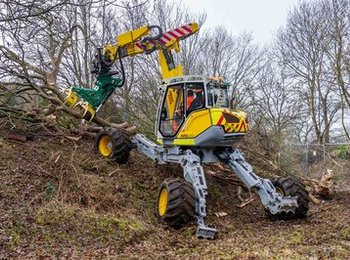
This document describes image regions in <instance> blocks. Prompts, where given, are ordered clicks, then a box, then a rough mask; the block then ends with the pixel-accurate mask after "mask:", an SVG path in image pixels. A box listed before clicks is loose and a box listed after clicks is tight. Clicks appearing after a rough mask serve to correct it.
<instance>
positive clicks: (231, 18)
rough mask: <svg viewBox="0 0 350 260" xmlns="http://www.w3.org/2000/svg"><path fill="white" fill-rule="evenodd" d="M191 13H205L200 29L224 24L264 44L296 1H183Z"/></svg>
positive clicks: (283, 22) (297, 0)
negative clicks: (204, 20)
mask: <svg viewBox="0 0 350 260" xmlns="http://www.w3.org/2000/svg"><path fill="white" fill-rule="evenodd" d="M183 2H184V3H185V4H187V5H188V6H189V7H190V10H192V11H193V12H202V11H205V12H206V13H207V21H206V24H205V25H204V28H213V27H215V26H216V25H224V26H225V27H226V28H228V29H229V31H231V32H232V33H233V34H239V33H241V32H244V31H247V32H252V33H253V37H254V39H255V40H256V41H257V42H258V43H261V44H268V43H269V42H270V41H271V40H272V37H273V34H274V33H276V32H277V30H278V29H279V28H280V27H281V26H283V25H284V24H285V22H286V19H287V13H288V10H290V9H291V8H293V6H295V5H296V4H297V3H298V2H299V0H183Z"/></svg>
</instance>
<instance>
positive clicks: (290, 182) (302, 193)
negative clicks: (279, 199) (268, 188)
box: [269, 177, 310, 220]
mask: <svg viewBox="0 0 350 260" xmlns="http://www.w3.org/2000/svg"><path fill="white" fill-rule="evenodd" d="M272 184H273V185H274V186H275V188H276V190H277V192H279V193H281V195H283V196H293V197H297V201H298V208H296V210H295V212H294V213H285V212H283V213H280V214H276V215H272V214H271V213H269V215H270V216H271V217H273V218H277V219H284V220H287V219H297V218H305V217H306V215H307V212H308V210H309V202H310V199H309V192H308V191H307V190H306V189H305V185H304V184H303V183H301V182H299V181H297V180H294V179H292V178H289V177H279V178H276V179H274V180H273V181H272Z"/></svg>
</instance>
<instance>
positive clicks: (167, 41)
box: [66, 23, 198, 121]
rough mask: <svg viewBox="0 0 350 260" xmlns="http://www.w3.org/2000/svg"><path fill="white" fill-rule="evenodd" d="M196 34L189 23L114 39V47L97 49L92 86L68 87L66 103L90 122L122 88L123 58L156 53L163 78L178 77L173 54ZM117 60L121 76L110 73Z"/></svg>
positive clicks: (179, 70)
mask: <svg viewBox="0 0 350 260" xmlns="http://www.w3.org/2000/svg"><path fill="white" fill-rule="evenodd" d="M154 31H156V32H155V33H154ZM197 31H198V24H196V23H190V24H186V25H183V26H181V27H178V28H175V29H173V30H170V31H167V32H165V33H163V32H162V29H161V28H160V27H159V26H143V27H140V28H138V29H136V30H133V31H128V32H125V33H123V34H121V35H119V36H117V43H116V44H113V45H105V46H104V47H103V48H100V49H98V53H97V56H96V60H95V61H94V62H93V70H92V73H94V74H96V83H95V87H94V88H92V89H88V88H83V87H79V86H73V87H71V88H70V89H68V90H67V91H66V94H67V97H66V104H67V105H68V106H69V107H72V108H77V109H80V110H82V111H83V113H82V118H84V119H86V120H89V121H90V120H92V118H93V117H94V116H95V114H96V112H97V111H98V110H99V108H100V107H101V106H102V105H103V104H104V103H105V102H106V101H107V99H108V98H109V96H110V95H111V94H112V93H113V91H114V90H115V89H116V88H119V87H121V86H123V84H124V82H125V80H124V79H125V75H124V68H123V63H122V59H123V58H125V57H128V56H135V55H138V54H143V53H145V54H150V53H152V52H154V51H156V50H157V51H158V57H159V63H160V67H161V73H162V77H163V79H167V78H170V77H175V76H181V75H182V67H181V65H177V66H176V65H175V63H174V60H173V57H172V51H173V50H174V51H175V52H178V51H179V42H180V41H181V40H183V39H185V38H186V37H188V36H190V35H192V34H194V33H195V32H197ZM116 60H119V61H120V68H121V74H122V75H121V76H117V74H119V72H116V71H111V68H112V66H113V64H114V63H115V61H116Z"/></svg>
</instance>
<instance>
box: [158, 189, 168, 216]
mask: <svg viewBox="0 0 350 260" xmlns="http://www.w3.org/2000/svg"><path fill="white" fill-rule="evenodd" d="M167 206H168V191H167V190H166V189H165V188H164V189H162V191H161V192H160V195H159V200H158V213H159V215H160V216H164V215H165V212H166V208H167Z"/></svg>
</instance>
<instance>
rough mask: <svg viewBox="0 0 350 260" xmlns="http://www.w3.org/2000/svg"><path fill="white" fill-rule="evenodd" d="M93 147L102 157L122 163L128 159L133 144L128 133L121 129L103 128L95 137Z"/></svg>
mask: <svg viewBox="0 0 350 260" xmlns="http://www.w3.org/2000/svg"><path fill="white" fill-rule="evenodd" d="M95 148H96V150H97V151H98V153H99V154H100V155H102V156H103V157H108V158H111V159H114V160H115V161H116V162H117V163H119V164H124V163H126V162H127V161H128V158H129V156H130V150H131V149H132V148H133V145H132V142H131V140H130V138H129V136H128V134H127V133H126V132H125V131H123V130H122V129H116V128H104V129H103V130H102V131H101V132H100V133H98V135H97V137H96V143H95Z"/></svg>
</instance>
